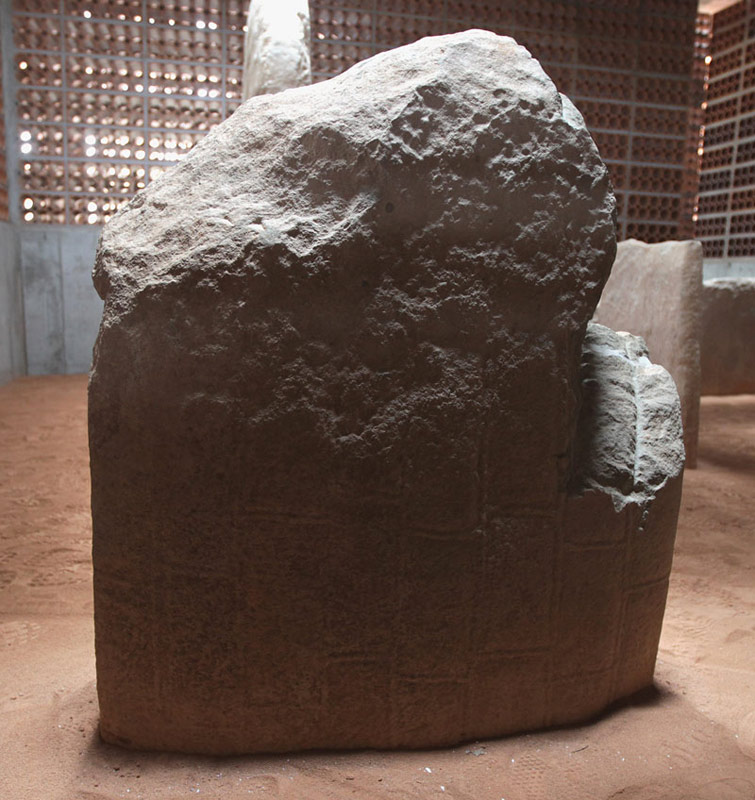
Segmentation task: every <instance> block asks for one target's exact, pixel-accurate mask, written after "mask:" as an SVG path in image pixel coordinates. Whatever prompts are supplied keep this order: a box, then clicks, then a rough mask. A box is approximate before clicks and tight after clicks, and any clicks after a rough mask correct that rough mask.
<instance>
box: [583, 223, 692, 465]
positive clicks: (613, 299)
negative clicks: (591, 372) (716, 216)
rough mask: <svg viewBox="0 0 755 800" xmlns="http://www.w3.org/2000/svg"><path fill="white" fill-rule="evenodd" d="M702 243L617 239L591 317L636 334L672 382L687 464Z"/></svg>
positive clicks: (615, 328)
mask: <svg viewBox="0 0 755 800" xmlns="http://www.w3.org/2000/svg"><path fill="white" fill-rule="evenodd" d="M702 268H703V252H702V245H701V244H700V242H696V241H684V242H672V241H670V242H661V243H659V244H646V243H645V242H639V241H637V240H636V239H629V240H627V241H625V242H619V245H618V248H617V250H616V261H615V262H614V264H613V268H612V269H611V276H610V277H609V279H608V282H607V283H606V286H605V288H604V289H603V294H602V295H601V298H600V302H599V303H598V307H597V308H596V309H595V317H594V319H595V321H596V322H600V323H601V324H603V325H607V326H608V327H609V328H613V329H614V330H622V331H629V332H630V333H633V334H635V335H636V336H641V337H642V338H643V339H644V340H645V343H646V344H647V346H648V350H649V351H650V357H651V358H652V359H653V361H655V362H656V363H658V364H661V365H662V366H664V367H665V368H666V369H667V370H668V371H669V372H670V373H671V377H672V378H673V379H674V382H675V383H676V388H677V390H678V391H679V398H680V400H681V403H682V424H683V427H684V447H685V450H686V453H687V460H686V463H687V466H688V467H694V466H695V464H696V463H697V437H698V427H699V416H700V344H699V336H700V302H701V301H700V297H701V293H702Z"/></svg>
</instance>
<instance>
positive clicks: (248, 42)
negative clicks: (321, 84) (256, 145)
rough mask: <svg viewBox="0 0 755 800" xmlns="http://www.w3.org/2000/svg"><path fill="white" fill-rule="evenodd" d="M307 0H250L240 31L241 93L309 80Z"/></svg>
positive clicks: (267, 91) (251, 94) (250, 94)
mask: <svg viewBox="0 0 755 800" xmlns="http://www.w3.org/2000/svg"><path fill="white" fill-rule="evenodd" d="M310 62H311V59H310V55H309V0H252V2H251V3H250V4H249V13H248V14H247V18H246V33H245V34H244V72H243V74H242V79H241V96H242V97H243V99H244V100H248V99H249V98H250V97H255V96H256V95H258V94H273V93H274V92H280V91H283V89H293V88H294V87H296V86H306V85H307V84H309V83H312V67H311V63H310Z"/></svg>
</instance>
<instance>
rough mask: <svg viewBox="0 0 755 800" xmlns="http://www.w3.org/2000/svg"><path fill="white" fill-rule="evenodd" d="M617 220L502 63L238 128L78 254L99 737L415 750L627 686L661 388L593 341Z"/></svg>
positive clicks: (264, 107) (573, 148) (417, 47)
mask: <svg viewBox="0 0 755 800" xmlns="http://www.w3.org/2000/svg"><path fill="white" fill-rule="evenodd" d="M614 219H615V201H614V198H613V194H612V192H611V189H610V184H609V179H608V174H607V171H606V168H605V166H604V165H603V163H602V162H601V160H600V158H599V156H598V153H597V150H596V148H595V145H594V143H593V142H592V140H591V138H590V136H589V134H588V132H587V130H586V129H585V126H584V123H583V120H582V118H581V116H580V114H579V112H578V111H577V110H576V109H575V108H574V106H573V105H572V104H571V103H570V102H569V101H568V100H567V99H566V98H563V97H561V96H560V95H559V94H558V92H557V91H556V89H555V87H554V85H553V83H552V82H551V81H550V79H549V78H548V77H547V76H546V74H545V73H544V72H543V70H542V68H541V67H540V65H539V64H538V63H537V62H536V61H535V60H533V59H532V58H531V56H530V55H529V53H528V52H527V51H526V50H524V49H523V48H521V47H519V46H518V45H517V44H516V43H515V42H514V41H513V40H512V39H509V38H504V37H498V36H495V35H494V34H492V33H488V32H483V31H469V32H466V33H462V34H455V35H453V36H444V37H438V38H430V39H424V40H421V41H419V42H417V43H415V44H412V45H409V46H407V47H403V48H399V49H396V50H391V51H390V52H386V53H383V54H380V55H378V56H375V57H374V58H372V59H369V60H368V61H365V62H362V63H360V64H357V65H356V66H355V67H353V68H352V69H350V70H349V71H347V72H346V73H344V74H342V75H341V76H339V77H337V78H334V79H333V80H331V81H327V82H324V83H320V84H316V85H313V86H309V87H304V88H300V89H295V90H292V91H288V92H283V93H281V94H278V95H274V96H266V97H258V98H254V99H253V100H251V101H249V102H248V103H246V104H244V105H243V106H242V107H241V108H240V109H239V110H238V111H237V112H236V113H235V114H234V115H233V117H231V118H230V119H229V120H227V121H226V122H225V123H223V124H222V125H220V126H219V127H218V128H216V129H215V130H214V131H213V132H212V133H211V134H210V135H209V136H208V137H206V138H205V139H204V140H203V141H202V142H201V143H200V144H199V145H198V146H197V147H196V148H195V149H194V150H193V151H192V152H191V153H190V154H189V155H188V157H187V158H186V159H185V160H184V161H182V162H181V163H180V164H179V165H177V166H176V167H175V168H173V169H172V170H171V171H170V172H169V173H168V174H166V176H165V177H164V178H162V179H161V180H158V181H156V182H154V183H151V184H150V186H149V187H148V189H147V190H146V191H144V192H142V193H141V194H139V195H138V196H137V197H136V198H135V199H134V201H132V202H131V203H130V204H129V205H128V206H127V207H126V208H125V209H124V210H123V211H122V212H120V213H119V214H117V215H116V216H115V217H114V218H113V219H112V220H111V222H110V223H109V224H108V226H107V227H106V228H105V230H104V231H103V236H102V240H101V242H100V247H99V252H98V257H97V263H96V267H95V282H96V286H97V288H98V291H99V292H100V294H101V296H102V297H103V298H104V299H105V312H104V317H103V321H102V327H101V330H100V335H99V339H98V343H97V347H96V353H95V364H94V368H93V372H92V376H91V384H90V443H91V464H92V513H93V521H94V551H93V557H94V568H95V629H96V648H97V674H98V692H99V697H100V712H101V732H102V735H103V737H104V738H105V739H106V740H108V741H110V742H115V743H120V744H124V745H127V746H132V747H140V748H156V749H169V750H182V751H193V752H203V753H238V752H251V751H285V750H296V749H307V748H334V747H337V748H349V747H427V746H435V745H444V744H450V743H454V742H458V741H460V740H464V739H472V738H479V737H484V736H497V735H501V734H504V733H509V732H513V731H519V730H523V729H529V728H536V727H539V726H544V725H554V724H560V723H567V722H574V721H576V720H582V719H585V718H587V717H589V716H590V715H592V714H594V713H596V712H598V711H600V710H601V709H603V708H605V707H606V705H607V704H609V703H610V702H611V701H612V700H614V699H616V698H617V697H623V696H625V695H627V694H630V693H632V692H634V691H636V690H638V689H641V688H644V687H646V686H647V685H648V684H649V683H650V682H651V681H652V674H653V666H654V662H655V655H656V649H657V644H658V637H659V634H660V626H661V620H662V617H663V608H664V603H665V597H666V588H667V579H668V574H669V569H670V563H671V554H672V550H673V540H674V533H675V525H676V514H677V509H678V503H679V491H680V486H681V470H682V461H683V457H682V445H681V433H680V431H681V429H680V416H679V402H678V397H677V395H676V392H675V390H674V388H673V382H672V381H671V379H670V378H669V376H668V374H667V373H666V372H665V371H664V370H663V369H662V368H660V367H656V366H653V365H652V364H651V363H650V362H649V360H648V358H647V355H646V352H645V350H644V349H643V346H642V345H641V343H640V342H639V341H637V340H635V339H634V338H633V337H630V336H627V335H619V334H615V333H613V332H612V331H609V330H608V329H606V328H603V327H601V326H597V325H588V321H589V320H590V317H591V316H592V313H593V310H594V308H595V305H596V303H597V301H598V298H599V296H600V292H601V289H602V287H603V284H604V282H605V280H606V277H607V275H608V272H609V270H610V267H611V264H612V262H613V259H614V254H615V239H614Z"/></svg>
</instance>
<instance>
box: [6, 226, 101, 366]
mask: <svg viewBox="0 0 755 800" xmlns="http://www.w3.org/2000/svg"><path fill="white" fill-rule="evenodd" d="M17 230H18V236H19V241H20V250H21V269H22V274H23V293H24V311H25V318H26V354H27V367H28V373H29V375H49V374H60V373H74V372H88V371H89V367H90V365H91V362H92V348H93V346H94V341H95V339H96V337H97V329H98V327H99V324H100V317H101V316H102V301H101V300H100V298H99V297H98V296H97V293H96V292H95V290H94V287H93V286H92V266H93V264H94V256H95V253H96V250H97V240H98V239H99V234H100V227H99V226H89V225H70V226H63V225H60V226H58V225H20V226H18V229H17Z"/></svg>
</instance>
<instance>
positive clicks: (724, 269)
mask: <svg viewBox="0 0 755 800" xmlns="http://www.w3.org/2000/svg"><path fill="white" fill-rule="evenodd" d="M713 278H755V258H706V259H704V260H703V280H704V281H707V280H711V279H713Z"/></svg>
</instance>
